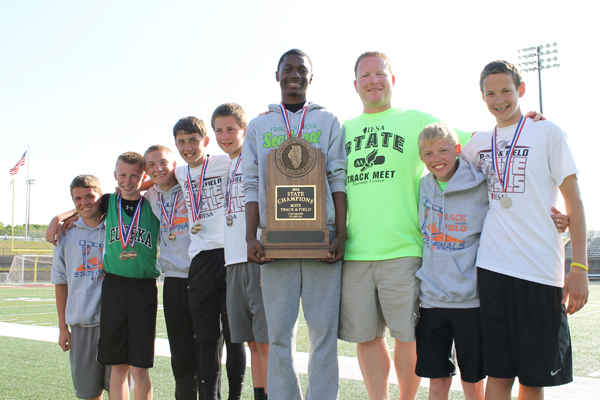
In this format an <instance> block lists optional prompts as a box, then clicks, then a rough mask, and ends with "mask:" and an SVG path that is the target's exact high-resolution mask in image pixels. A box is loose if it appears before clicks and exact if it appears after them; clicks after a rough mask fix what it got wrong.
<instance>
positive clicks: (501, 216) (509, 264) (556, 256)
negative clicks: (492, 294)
mask: <svg viewBox="0 0 600 400" xmlns="http://www.w3.org/2000/svg"><path fill="white" fill-rule="evenodd" d="M516 127H517V124H515V125H512V126H509V127H506V128H498V139H497V148H498V149H499V150H498V154H499V158H498V163H499V169H500V172H501V173H502V172H503V171H504V166H505V164H506V158H507V157H506V155H507V152H508V148H509V147H510V143H511V141H512V138H513V135H514V133H515V129H516ZM493 133H494V130H491V131H483V132H478V133H477V134H476V135H475V136H474V137H473V138H472V139H471V140H470V141H469V142H468V143H467V144H466V145H465V147H464V148H463V155H464V156H465V157H466V158H467V159H469V160H470V161H471V162H473V163H474V164H476V165H478V166H479V168H481V171H482V172H483V174H484V175H485V177H486V180H487V185H488V195H489V196H490V210H489V211H488V213H487V215H486V218H485V223H484V226H483V232H482V233H481V242H480V245H479V251H478V253H477V266H478V267H481V268H484V269H487V270H490V271H494V272H497V273H500V274H504V275H509V276H513V277H516V278H520V279H524V280H527V281H532V282H537V283H541V284H544V285H549V286H556V287H562V286H563V283H564V263H565V255H564V247H563V244H562V240H561V237H560V234H559V233H558V231H557V230H556V227H555V225H554V222H553V221H552V218H551V217H550V215H551V214H552V211H551V210H550V209H551V208H552V207H553V206H554V205H556V199H557V195H558V186H560V185H561V184H562V182H563V180H564V179H565V178H566V177H567V176H569V175H573V174H576V173H577V167H576V166H575V161H574V159H573V155H572V153H571V149H570V147H569V143H568V141H567V137H566V134H565V133H564V132H563V130H562V129H561V128H560V127H558V126H557V125H555V124H553V123H552V122H550V121H541V122H533V121H531V120H529V119H527V120H526V121H525V126H524V127H523V130H522V132H521V136H520V138H519V140H518V142H517V144H516V146H515V149H514V151H513V154H514V155H513V162H512V168H511V171H510V177H509V179H508V189H507V191H506V193H503V191H502V186H501V184H500V182H499V180H498V175H497V174H495V173H494V169H493V164H492V151H491V143H492V135H493ZM505 195H506V196H508V197H510V199H511V200H512V206H511V207H510V208H508V209H506V208H503V207H502V206H501V205H500V199H501V198H502V197H504V196H505Z"/></svg>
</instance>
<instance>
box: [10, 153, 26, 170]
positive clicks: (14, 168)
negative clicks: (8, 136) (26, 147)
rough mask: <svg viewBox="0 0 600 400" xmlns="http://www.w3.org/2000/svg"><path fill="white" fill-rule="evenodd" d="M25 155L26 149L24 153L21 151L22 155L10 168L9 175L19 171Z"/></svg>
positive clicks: (23, 163)
mask: <svg viewBox="0 0 600 400" xmlns="http://www.w3.org/2000/svg"><path fill="white" fill-rule="evenodd" d="M26 155H27V151H25V153H23V157H21V159H20V160H19V162H18V163H17V165H15V166H14V167H12V168H11V169H10V171H9V172H10V175H11V176H13V175H16V174H18V173H19V168H20V167H22V166H23V165H25V156H26Z"/></svg>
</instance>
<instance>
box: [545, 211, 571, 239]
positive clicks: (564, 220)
mask: <svg viewBox="0 0 600 400" xmlns="http://www.w3.org/2000/svg"><path fill="white" fill-rule="evenodd" d="M552 212H553V214H552V215H550V218H552V220H553V221H554V225H556V230H557V231H558V232H559V233H563V232H564V231H566V230H567V228H568V227H569V216H568V215H565V214H563V213H561V212H560V210H559V209H558V208H556V207H552Z"/></svg>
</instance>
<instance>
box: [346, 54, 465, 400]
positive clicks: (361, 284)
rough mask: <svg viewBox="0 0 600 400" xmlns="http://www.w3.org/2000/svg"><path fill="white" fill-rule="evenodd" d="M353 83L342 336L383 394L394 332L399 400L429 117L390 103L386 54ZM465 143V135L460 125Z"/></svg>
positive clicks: (374, 395)
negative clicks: (359, 109)
mask: <svg viewBox="0 0 600 400" xmlns="http://www.w3.org/2000/svg"><path fill="white" fill-rule="evenodd" d="M355 75H356V80H355V81H354V86H355V88H356V91H357V92H358V95H359V96H360V98H361V101H362V103H363V114H361V115H360V116H358V117H356V118H354V119H351V120H349V121H346V122H345V129H346V155H347V157H348V177H347V182H346V183H347V196H348V240H347V242H346V255H345V262H344V267H343V270H342V271H343V272H342V274H343V278H342V304H341V313H340V327H339V333H338V336H339V338H340V339H343V340H346V341H350V342H356V343H357V353H358V361H359V365H360V368H361V371H362V374H363V378H364V380H365V385H366V387H367V391H368V393H369V396H370V398H371V399H378V400H380V399H388V398H389V389H388V376H389V371H390V368H391V357H390V353H389V350H388V347H387V343H386V341H385V336H384V335H385V327H386V326H388V327H389V328H390V334H391V335H392V336H393V337H394V339H395V340H394V341H395V348H394V365H395V367H396V374H397V376H398V383H399V385H400V399H401V400H402V399H411V400H412V399H414V398H415V396H416V393H417V390H418V388H419V382H420V378H418V377H417V376H416V375H415V363H416V347H415V332H414V327H415V324H416V321H417V315H418V308H419V303H418V296H419V284H418V280H417V279H416V278H415V272H416V270H417V269H419V267H420V266H421V256H422V247H423V239H422V236H421V231H420V229H419V219H418V200H417V198H418V186H419V179H420V178H421V176H422V174H423V163H422V162H421V160H420V158H419V148H418V144H417V139H418V136H419V133H420V132H421V130H422V129H423V127H425V126H426V125H428V124H431V123H434V122H440V121H439V119H438V118H436V117H434V116H433V115H430V114H426V113H423V112H420V111H415V110H404V109H399V108H394V107H392V104H391V101H392V91H393V88H394V83H395V77H394V75H393V74H392V68H391V64H390V61H389V59H388V57H387V56H386V55H385V54H382V53H379V52H367V53H364V54H362V55H361V56H360V57H359V58H358V60H357V62H356V65H355ZM457 133H458V135H459V138H460V141H461V142H462V143H466V142H467V141H468V139H469V137H470V133H468V132H461V131H457Z"/></svg>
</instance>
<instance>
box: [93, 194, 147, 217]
mask: <svg viewBox="0 0 600 400" xmlns="http://www.w3.org/2000/svg"><path fill="white" fill-rule="evenodd" d="M110 195H111V193H108V194H103V195H102V204H101V205H100V208H101V210H102V213H103V214H106V213H107V212H108V203H109V201H110ZM140 199H141V197H140ZM139 201H140V200H139V199H138V200H125V199H121V207H123V211H125V214H127V215H128V216H130V217H133V213H134V212H135V208H136V207H137V205H138V202H139Z"/></svg>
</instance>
